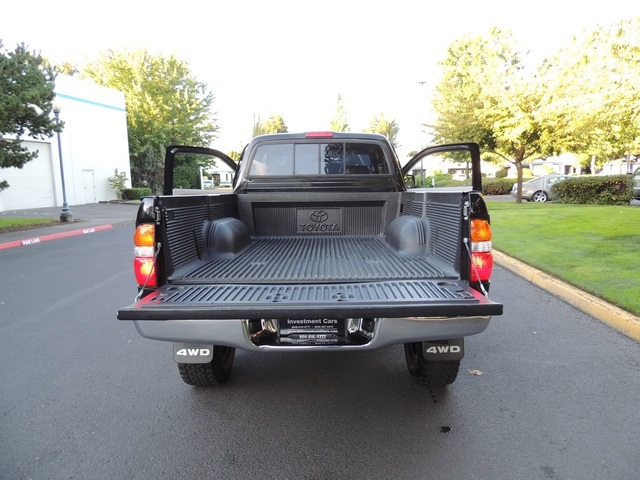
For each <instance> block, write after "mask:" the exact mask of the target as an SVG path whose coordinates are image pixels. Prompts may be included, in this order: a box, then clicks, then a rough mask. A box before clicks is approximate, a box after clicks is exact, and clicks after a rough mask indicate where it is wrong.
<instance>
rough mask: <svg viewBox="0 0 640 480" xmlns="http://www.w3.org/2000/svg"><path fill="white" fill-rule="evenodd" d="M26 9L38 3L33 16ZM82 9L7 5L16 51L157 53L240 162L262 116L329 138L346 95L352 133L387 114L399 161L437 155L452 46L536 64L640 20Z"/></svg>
mask: <svg viewBox="0 0 640 480" xmlns="http://www.w3.org/2000/svg"><path fill="white" fill-rule="evenodd" d="M25 5H28V7H26V6H25ZM96 5H98V4H97V3H94V2H78V1H77V0H59V1H43V0H32V1H30V2H28V4H25V3H24V2H15V1H14V2H4V4H3V6H2V7H0V39H1V40H2V43H3V44H4V47H3V48H4V49H10V50H12V49H13V48H15V45H16V44H18V43H25V44H27V46H28V47H29V48H30V49H32V50H36V51H39V52H40V53H41V54H42V55H43V56H44V57H46V58H48V59H50V60H51V61H52V62H54V63H62V62H72V63H76V64H82V63H84V62H86V61H88V60H95V59H96V58H97V57H98V53H99V52H105V51H107V50H115V51H119V50H123V49H128V50H135V49H139V48H147V49H148V50H149V51H150V52H151V53H154V54H163V55H167V56H168V55H171V54H173V55H175V56H176V57H177V58H178V59H180V60H183V61H185V62H187V63H188V64H189V66H190V68H191V70H192V73H193V74H194V76H195V77H196V78H197V79H198V80H199V81H201V82H203V83H205V84H207V86H208V88H209V90H210V91H211V92H212V93H213V95H214V96H215V100H214V110H215V111H216V120H217V124H218V126H219V127H220V130H219V132H218V138H217V139H216V140H215V141H214V143H213V145H212V146H213V147H214V148H217V149H218V150H222V151H225V152H227V151H230V150H237V151H240V150H241V149H242V148H243V146H244V145H245V143H246V142H248V140H250V137H251V129H252V126H253V123H254V119H258V118H261V119H266V118H267V117H268V116H270V115H273V114H280V115H282V117H283V119H284V122H285V124H286V125H287V127H288V130H289V131H290V132H303V131H310V130H328V129H329V123H330V121H331V119H332V117H333V116H334V114H335V113H336V109H337V98H338V95H340V96H341V98H342V103H343V106H344V108H345V110H346V115H347V120H348V122H349V125H350V127H351V130H352V131H361V130H362V129H364V128H367V127H368V126H369V124H370V122H371V119H372V118H373V117H374V116H377V115H380V114H384V116H385V118H387V119H388V120H395V121H396V123H397V124H398V125H399V128H400V132H399V135H398V143H399V144H400V146H399V147H398V153H399V155H400V157H401V158H402V157H403V155H406V153H408V152H410V151H412V150H418V149H420V148H421V147H424V146H426V143H427V142H428V137H426V135H425V134H424V133H423V130H424V128H423V127H422V126H421V124H423V123H425V122H428V121H429V117H430V115H429V107H430V103H431V93H432V90H433V86H434V85H435V84H436V83H437V81H438V75H439V73H440V70H439V67H438V62H439V61H440V60H442V59H444V58H445V56H446V49H447V47H448V45H450V44H451V42H452V41H454V40H456V39H459V38H460V37H462V36H464V35H466V34H474V35H481V34H486V33H487V32H488V31H489V29H490V28H491V27H493V26H497V27H499V28H501V29H503V30H511V31H512V32H513V34H514V36H515V39H516V40H517V41H518V46H519V49H520V50H521V51H522V52H529V53H528V55H529V58H530V60H531V61H532V62H534V63H535V62H537V61H540V60H542V59H543V58H544V57H546V56H549V55H552V54H553V53H555V51H556V50H558V49H559V48H561V47H562V46H566V45H568V44H569V43H570V42H571V39H572V37H573V36H574V35H579V34H580V33H581V32H582V31H584V30H587V31H589V30H593V29H594V28H596V27H597V26H599V25H610V24H612V23H614V22H617V21H620V20H626V19H630V18H634V17H637V16H640V2H631V1H629V0H608V1H606V2H594V1H591V0H582V1H566V0H538V1H536V2H522V3H517V2H515V1H513V0H480V1H478V0H474V1H471V0H458V1H455V0H449V1H447V0H443V1H440V2H433V1H429V0H393V1H388V2H380V1H377V0H368V1H360V0H322V1H318V2H305V1H300V0H298V1H292V0H272V1H264V0H263V1H258V0H224V1H220V0H210V1H207V2H204V1H193V0H182V1H173V2H167V1H164V0H156V1H153V2H151V1H146V0H128V1H123V0H111V1H109V2H101V4H99V6H96Z"/></svg>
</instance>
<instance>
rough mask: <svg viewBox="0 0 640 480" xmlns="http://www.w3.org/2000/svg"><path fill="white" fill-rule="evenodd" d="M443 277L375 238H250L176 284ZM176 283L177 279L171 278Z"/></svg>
mask: <svg viewBox="0 0 640 480" xmlns="http://www.w3.org/2000/svg"><path fill="white" fill-rule="evenodd" d="M431 278H434V279H435V278H437V279H443V278H446V275H445V274H444V272H443V271H442V270H440V269H439V268H436V267H435V266H434V265H433V263H431V262H429V260H428V259H426V258H423V257H419V256H410V255H404V254H399V253H398V252H396V251H395V250H393V249H392V248H391V247H390V246H389V245H388V244H387V243H386V242H385V241H384V239H383V238H380V237H322V238H317V237H315V238H312V237H285V238H282V237H279V238H257V239H253V240H252V243H251V245H250V246H249V247H247V249H245V250H244V251H243V252H241V253H240V254H237V255H233V256H226V257H223V256H220V257H219V258H216V257H215V256H214V257H213V258H212V259H211V260H209V261H207V263H205V264H202V265H199V266H197V267H196V268H195V269H193V270H192V271H190V272H188V273H187V274H185V275H184V276H183V277H182V278H181V279H180V280H179V281H178V282H177V283H202V282H216V283H217V282H252V281H256V280H259V281H260V282H272V283H290V282H301V283H305V282H318V281H323V282H334V281H337V282H346V281H376V280H408V279H431ZM172 280H173V282H174V283H175V282H176V280H177V279H172Z"/></svg>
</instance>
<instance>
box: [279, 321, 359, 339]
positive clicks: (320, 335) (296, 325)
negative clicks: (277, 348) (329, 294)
mask: <svg viewBox="0 0 640 480" xmlns="http://www.w3.org/2000/svg"><path fill="white" fill-rule="evenodd" d="M345 332H346V328H345V321H344V320H343V319H338V318H299V319H298V318H295V319H294V318H285V319H281V320H279V331H278V340H279V341H280V342H281V343H291V344H295V345H317V344H323V345H324V344H332V343H340V342H342V341H344V338H345Z"/></svg>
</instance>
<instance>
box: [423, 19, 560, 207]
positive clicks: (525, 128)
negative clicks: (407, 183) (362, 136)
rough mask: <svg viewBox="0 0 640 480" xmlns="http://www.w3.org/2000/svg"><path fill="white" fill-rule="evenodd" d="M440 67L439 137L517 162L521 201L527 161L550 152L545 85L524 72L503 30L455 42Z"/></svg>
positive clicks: (436, 127)
mask: <svg viewBox="0 0 640 480" xmlns="http://www.w3.org/2000/svg"><path fill="white" fill-rule="evenodd" d="M441 66H442V68H443V74H442V78H441V80H440V82H439V83H438V85H437V86H436V89H435V93H434V97H433V109H434V112H436V114H437V119H436V123H435V125H432V126H431V127H432V129H433V134H434V139H435V140H436V141H437V142H439V143H453V142H477V143H478V144H480V147H481V148H482V149H483V150H484V151H485V152H486V153H488V154H489V155H491V156H493V158H497V159H501V160H506V161H508V162H510V163H512V164H514V165H515V166H516V171H517V175H518V196H517V202H519V203H521V202H522V192H521V191H522V164H523V161H524V160H526V159H528V158H531V157H533V156H539V155H542V154H544V153H546V152H547V151H548V150H549V136H548V135H545V129H544V127H543V123H542V118H541V116H540V102H541V97H542V94H543V88H542V84H541V83H540V82H539V81H538V80H537V78H536V77H535V76H533V75H527V72H526V71H525V70H524V65H523V62H522V60H521V57H520V54H519V53H518V52H517V50H516V46H515V42H514V40H513V38H512V34H511V32H503V31H501V30H500V29H498V28H492V29H491V30H490V31H489V33H488V35H487V36H478V37H472V36H466V37H463V38H462V39H459V40H456V41H454V42H453V43H452V44H451V45H450V46H449V48H448V51H447V57H446V58H445V59H444V60H443V61H442V62H441ZM545 140H546V141H545Z"/></svg>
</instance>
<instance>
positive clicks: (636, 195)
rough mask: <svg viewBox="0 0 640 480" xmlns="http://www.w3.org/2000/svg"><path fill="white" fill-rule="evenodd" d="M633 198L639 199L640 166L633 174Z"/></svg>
mask: <svg viewBox="0 0 640 480" xmlns="http://www.w3.org/2000/svg"><path fill="white" fill-rule="evenodd" d="M633 198H635V199H636V200H640V168H638V169H636V173H634V174H633Z"/></svg>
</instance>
